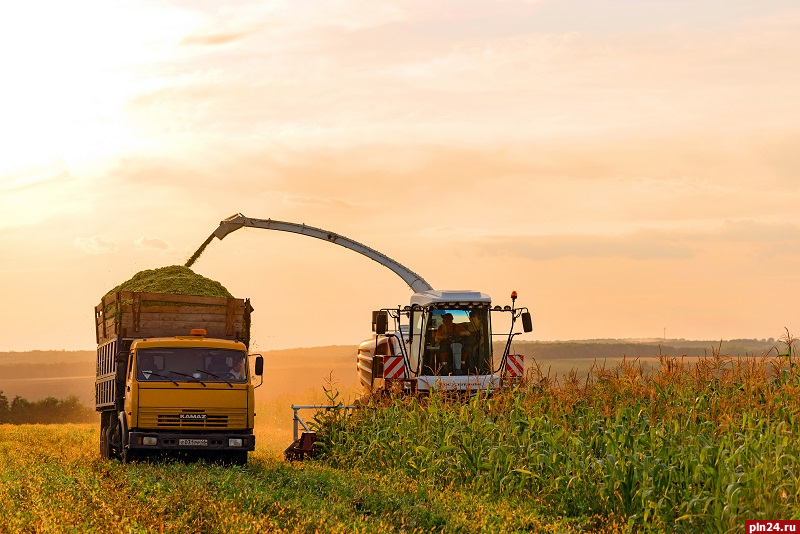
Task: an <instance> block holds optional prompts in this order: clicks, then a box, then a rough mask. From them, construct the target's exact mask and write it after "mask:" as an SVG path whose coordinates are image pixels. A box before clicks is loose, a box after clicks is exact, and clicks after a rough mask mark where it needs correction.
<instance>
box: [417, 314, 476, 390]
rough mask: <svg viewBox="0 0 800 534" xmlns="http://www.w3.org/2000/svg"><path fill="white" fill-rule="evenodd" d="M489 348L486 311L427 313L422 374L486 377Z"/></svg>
mask: <svg viewBox="0 0 800 534" xmlns="http://www.w3.org/2000/svg"><path fill="white" fill-rule="evenodd" d="M491 347H492V345H491V336H490V335H489V310H488V308H473V309H456V308H453V309H434V310H431V314H430V317H429V319H428V324H427V327H426V329H425V354H424V355H423V369H422V374H424V375H482V374H488V373H490V372H491V365H492V361H491V360H492V350H491Z"/></svg>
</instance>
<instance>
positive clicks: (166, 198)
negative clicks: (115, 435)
mask: <svg viewBox="0 0 800 534" xmlns="http://www.w3.org/2000/svg"><path fill="white" fill-rule="evenodd" d="M798 58H800V4H798V2H797V1H796V0H786V1H779V0H760V1H756V0H748V1H739V0H692V1H688V0H636V1H633V0H581V1H577V0H564V1H554V0H552V1H551V0H539V1H537V0H532V1H514V0H507V1H496V2H489V1H480V0H460V1H422V0H410V1H404V2H391V3H389V2H376V1H367V0H342V1H338V2H337V1H315V2H303V1H298V0H291V1H289V0H285V1H274V2H270V1H263V2H250V1H234V2H210V1H196V0H192V1H189V0H176V1H171V2H170V1H159V2H146V1H137V2H133V1H130V2H102V1H99V0H98V1H83V0H77V1H75V2H68V3H65V2H55V1H52V2H47V1H36V0H33V1H29V2H15V3H6V4H4V5H3V7H0V67H2V72H3V75H2V84H0V140H1V141H2V145H0V146H1V148H0V294H1V295H2V306H0V351H8V350H33V349H67V350H72V349H92V348H93V347H94V345H95V339H94V323H93V307H94V306H95V305H96V304H97V303H98V302H99V299H100V297H101V296H102V295H103V294H104V293H105V292H106V291H107V290H109V289H111V288H112V287H114V286H115V285H117V284H118V283H120V282H122V281H124V280H127V279H128V278H130V277H131V276H132V275H133V274H134V273H136V272H137V271H140V270H142V269H152V268H156V267H162V266H165V265H172V264H183V263H184V262H185V261H186V259H187V258H188V257H189V256H190V255H191V253H192V252H193V251H194V250H195V249H196V248H197V247H198V246H199V245H200V243H202V242H203V240H204V239H205V238H206V237H207V236H208V235H209V234H210V233H211V232H212V231H213V230H214V229H215V228H216V227H217V224H218V223H219V221H220V220H221V219H223V218H225V217H227V216H229V215H232V214H234V213H237V212H241V213H243V214H245V215H247V216H249V217H257V218H273V219H279V220H286V221H292V222H300V223H305V224H309V225H312V226H316V227H321V228H324V229H327V230H332V231H334V232H338V233H340V234H343V235H345V236H347V237H350V238H351V239H355V240H357V241H360V242H362V243H364V244H366V245H369V246H371V247H373V248H375V249H377V250H379V251H381V252H383V253H384V254H387V255H388V256H390V257H392V258H394V259H396V260H397V261H399V262H400V263H402V264H404V265H406V266H408V267H409V268H411V269H412V270H414V271H416V272H418V273H419V274H421V275H422V276H423V277H424V278H425V279H426V280H427V281H428V282H429V283H431V284H432V285H433V286H434V287H435V288H437V289H475V290H479V291H483V292H485V293H489V294H490V295H492V296H493V298H494V299H495V301H496V303H498V304H509V303H510V301H509V294H510V293H511V291H512V290H516V291H517V292H518V293H519V295H520V297H519V300H518V305H523V306H528V307H529V308H530V310H531V312H532V314H533V322H534V332H532V333H531V334H527V335H526V336H524V337H522V338H520V339H526V340H559V339H560V340H567V339H590V338H655V337H661V336H662V335H664V334H666V337H667V338H686V339H708V340H720V339H733V338H754V337H755V338H769V337H774V338H779V337H780V336H782V335H783V334H784V333H785V330H784V329H785V328H788V329H789V330H790V331H791V332H792V333H795V334H796V335H800V316H799V315H798V311H799V309H798V304H799V303H800V201H799V200H798V199H800V149H798V147H799V146H800V68H798ZM194 270H195V271H196V272H198V273H199V274H202V275H204V276H208V277H210V278H213V279H216V280H219V281H220V282H221V283H222V284H223V285H225V286H226V287H227V288H228V289H229V290H230V291H231V292H232V293H233V294H234V295H235V296H237V297H249V298H251V299H252V302H253V306H254V307H255V310H256V311H255V313H254V315H253V320H254V332H253V334H254V338H253V342H254V346H255V348H257V349H259V350H269V349H280V348H288V347H302V346H319V345H331V344H340V345H343V344H355V343H357V342H358V341H360V340H361V339H363V338H365V337H367V336H368V335H369V330H370V328H369V327H370V311H371V310H372V309H377V308H380V307H386V306H396V305H404V304H407V303H408V301H409V297H410V295H411V292H410V290H409V289H408V288H407V287H406V286H405V284H404V283H403V282H402V280H400V278H398V277H396V276H395V275H394V274H392V273H391V272H390V271H388V270H387V269H385V268H383V267H381V266H380V265H378V264H377V263H374V262H371V261H370V260H368V259H366V258H363V257H361V256H358V255H356V254H354V253H353V252H350V251H347V250H345V249H343V248H340V247H336V246H332V245H330V244H327V243H323V242H321V241H317V240H313V239H308V238H304V237H300V236H296V235H291V234H281V233H277V232H266V231H263V230H252V229H251V230H241V231H239V232H236V233H234V234H232V235H230V236H229V237H227V238H226V239H225V240H224V241H215V242H213V243H212V244H211V245H210V246H209V248H208V249H207V250H206V252H205V253H204V254H203V256H202V257H201V258H200V260H199V261H198V262H197V263H196V264H195V266H194Z"/></svg>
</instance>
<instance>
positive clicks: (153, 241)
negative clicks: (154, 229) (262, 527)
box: [134, 237, 172, 251]
mask: <svg viewBox="0 0 800 534" xmlns="http://www.w3.org/2000/svg"><path fill="white" fill-rule="evenodd" d="M134 244H135V245H136V246H137V247H139V248H143V249H149V250H163V251H168V250H172V245H171V244H170V243H169V242H168V241H165V240H163V239H161V238H160V237H140V238H139V239H137V240H136V241H134Z"/></svg>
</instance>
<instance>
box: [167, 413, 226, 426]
mask: <svg viewBox="0 0 800 534" xmlns="http://www.w3.org/2000/svg"><path fill="white" fill-rule="evenodd" d="M204 415H205V416H206V417H205V419H190V420H187V419H181V416H180V414H160V415H159V416H158V426H172V427H175V426H178V427H181V428H228V416H227V415H211V414H204Z"/></svg>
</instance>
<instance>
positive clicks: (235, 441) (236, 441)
mask: <svg viewBox="0 0 800 534" xmlns="http://www.w3.org/2000/svg"><path fill="white" fill-rule="evenodd" d="M241 446H242V438H229V439H228V447H241Z"/></svg>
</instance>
